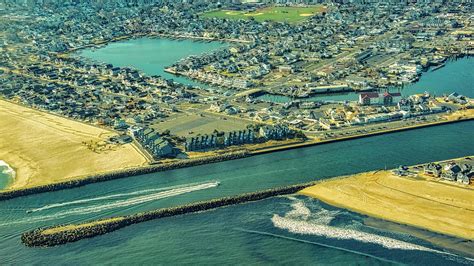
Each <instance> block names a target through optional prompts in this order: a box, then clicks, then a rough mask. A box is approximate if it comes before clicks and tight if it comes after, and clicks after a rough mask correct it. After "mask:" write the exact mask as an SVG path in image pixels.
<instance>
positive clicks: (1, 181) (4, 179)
mask: <svg viewBox="0 0 474 266" xmlns="http://www.w3.org/2000/svg"><path fill="white" fill-rule="evenodd" d="M9 183H10V176H9V175H7V174H3V173H2V172H1V170H0V189H3V188H5V187H6V186H7V185H8V184H9Z"/></svg>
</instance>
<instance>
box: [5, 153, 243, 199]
mask: <svg viewBox="0 0 474 266" xmlns="http://www.w3.org/2000/svg"><path fill="white" fill-rule="evenodd" d="M248 156H250V153H249V152H247V151H241V152H233V153H227V154H223V155H218V156H211V157H204V158H197V159H190V160H183V161H179V162H173V163H166V164H160V165H151V166H145V167H137V168H131V169H125V170H120V171H114V172H109V173H104V174H97V175H93V176H89V177H85V178H81V179H75V180H69V181H65V182H61V183H55V184H49V185H44V186H38V187H32V188H25V189H18V190H11V191H4V192H0V201H3V200H9V199H13V198H17V197H22V196H28V195H32V194H37V193H44V192H51V191H57V190H62V189H70V188H76V187H81V186H85V185H88V184H93V183H98V182H104V181H109V180H114V179H119V178H125V177H130V176H137V175H144V174H150V173H156V172H163V171H169V170H175V169H180V168H186V167H193V166H198V165H204V164H210V163H217V162H222V161H228V160H236V159H240V158H245V157H248Z"/></svg>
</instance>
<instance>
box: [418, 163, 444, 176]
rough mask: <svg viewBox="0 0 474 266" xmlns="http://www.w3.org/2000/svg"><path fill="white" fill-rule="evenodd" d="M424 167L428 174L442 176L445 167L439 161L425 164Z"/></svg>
mask: <svg viewBox="0 0 474 266" xmlns="http://www.w3.org/2000/svg"><path fill="white" fill-rule="evenodd" d="M423 169H424V173H425V174H427V175H431V176H434V177H440V176H441V173H442V169H443V167H442V166H441V165H440V164H438V163H429V164H427V165H425V167H424V168H423Z"/></svg>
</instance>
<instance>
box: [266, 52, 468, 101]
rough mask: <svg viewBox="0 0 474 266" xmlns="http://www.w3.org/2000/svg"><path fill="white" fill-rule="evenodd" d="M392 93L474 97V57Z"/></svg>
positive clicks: (345, 97)
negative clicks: (452, 94)
mask: <svg viewBox="0 0 474 266" xmlns="http://www.w3.org/2000/svg"><path fill="white" fill-rule="evenodd" d="M390 91H400V92H401V93H402V95H403V96H408V95H413V94H416V93H424V92H425V91H427V92H429V93H431V94H434V95H437V96H441V95H443V94H450V93H452V92H457V93H459V94H462V95H466V96H469V97H474V57H467V58H462V59H458V60H456V61H450V62H448V63H447V64H446V66H445V67H443V68H440V69H438V70H436V71H431V70H428V71H427V72H425V73H423V75H422V76H421V78H420V80H419V81H418V82H416V83H413V84H409V85H407V86H405V87H403V88H392V89H390ZM358 97H359V95H358V94H357V93H346V94H334V95H320V96H315V97H311V98H307V99H305V100H307V101H355V100H357V99H358ZM259 99H261V100H264V101H272V102H278V103H285V102H288V101H291V99H290V98H289V97H286V96H279V95H269V94H267V95H263V96H260V97H259Z"/></svg>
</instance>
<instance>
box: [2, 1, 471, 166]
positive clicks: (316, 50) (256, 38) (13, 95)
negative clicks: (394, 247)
mask: <svg viewBox="0 0 474 266" xmlns="http://www.w3.org/2000/svg"><path fill="white" fill-rule="evenodd" d="M151 2H153V1H151ZM72 5H73V4H72V3H71V4H70V5H62V4H58V3H54V2H51V3H50V4H49V5H44V6H41V5H40V4H35V3H34V1H33V2H31V3H26V2H25V3H23V4H21V3H15V1H3V2H2V3H1V5H0V7H1V6H3V9H2V10H3V16H2V17H3V18H4V20H3V23H4V25H5V29H8V30H6V31H5V33H4V34H3V35H2V36H1V37H2V42H1V43H2V44H1V47H0V49H1V50H2V54H1V65H0V81H1V83H2V87H1V88H0V94H1V95H2V96H3V98H4V99H6V100H9V101H11V102H14V103H19V104H22V105H25V106H29V107H32V108H36V109H39V110H43V111H46V112H50V113H53V114H58V115H60V116H64V117H68V118H72V119H74V120H78V121H81V122H86V123H89V124H91V125H95V126H99V127H106V128H109V129H112V130H115V131H116V132H117V136H114V137H112V138H110V139H109V142H110V143H118V144H120V143H122V144H125V143H130V142H135V143H136V144H137V145H139V146H141V148H142V149H143V150H144V151H145V153H147V154H148V157H149V159H150V160H152V161H155V160H160V159H163V158H165V159H166V158H176V157H177V158H187V157H189V154H188V155H186V152H189V151H192V152H193V154H192V155H191V156H201V155H206V151H209V150H222V149H224V150H226V149H227V150H228V149H229V147H230V149H235V148H236V146H241V148H244V149H247V148H249V149H251V150H252V149H259V148H260V146H262V145H258V144H259V143H260V144H262V143H265V142H268V141H271V142H272V143H273V142H278V141H286V142H289V143H293V142H301V141H311V140H327V139H331V138H339V137H343V136H344V137H345V136H351V135H358V134H361V133H364V132H375V131H380V130H386V129H389V128H397V127H404V126H407V125H409V124H417V123H418V124H420V123H424V122H434V121H441V120H443V119H444V120H445V119H446V118H444V117H443V115H444V114H447V113H456V112H458V111H463V112H467V111H466V110H467V109H470V108H472V106H473V105H472V100H470V99H469V98H467V97H466V96H463V95H458V94H456V93H455V91H453V92H452V94H449V95H444V96H442V95H431V94H430V93H429V89H430V88H426V91H427V92H426V93H425V94H423V95H403V90H402V91H393V89H389V88H390V87H393V86H401V85H403V84H408V83H410V82H413V81H416V80H417V79H418V78H419V77H420V75H422V73H423V71H424V70H425V71H426V70H427V69H431V71H433V70H436V69H437V68H441V67H442V66H443V64H445V62H446V61H447V60H451V59H453V58H458V57H462V56H467V55H470V54H471V53H472V52H473V45H472V41H471V40H472V26H473V25H472V20H470V18H472V14H471V13H470V12H468V9H466V8H465V5H464V4H462V3H460V4H458V5H452V6H449V7H445V6H443V5H439V4H436V3H426V4H416V5H407V4H393V3H392V4H387V3H378V4H376V5H374V6H368V5H363V4H357V3H355V4H353V5H341V4H337V3H335V2H334V3H330V4H328V5H317V6H305V5H294V6H292V5H289V6H287V7H286V8H287V9H288V10H291V11H292V12H297V13H296V14H300V19H299V20H297V21H288V22H280V21H272V19H276V17H271V16H270V17H269V19H268V20H265V21H263V22H262V21H258V20H255V19H250V20H247V19H235V18H232V15H229V17H228V18H227V17H225V16H224V18H222V17H213V14H217V13H212V12H210V11H209V10H216V9H217V10H231V11H235V12H240V13H245V12H249V14H252V13H251V12H257V11H258V10H266V12H269V13H271V12H280V11H281V10H284V11H281V12H286V9H282V8H285V7H278V6H273V5H272V4H271V3H259V2H257V3H247V4H238V5H235V4H234V3H232V2H228V3H220V4H218V5H216V4H215V3H213V2H211V1H210V2H208V3H201V4H192V3H180V2H173V1H171V2H167V3H162V4H159V3H156V4H154V3H150V4H149V5H146V4H145V7H147V8H146V9H145V7H144V6H139V5H126V4H125V5H124V4H120V3H115V4H114V3H112V2H110V3H102V4H100V3H97V4H96V5H85V4H83V5H81V4H79V5H78V6H77V7H78V9H77V8H74V9H70V8H69V7H71V6H72ZM148 7H150V8H148ZM7 8H8V13H6V10H7ZM52 10H55V11H59V12H56V13H55V14H54V15H52V16H50V14H51V12H52ZM97 10H99V11H100V12H99V13H97V14H98V15H92V14H96V13H95V12H96V11H97ZM273 10H276V11H273ZM104 12H114V13H115V14H116V16H114V18H110V17H106V16H105V15H104V14H105V13H104ZM209 12H210V13H209ZM304 12H310V13H304ZM138 13H140V17H136V16H134V14H138ZM158 14H159V15H158ZM196 14H197V15H196ZM219 14H220V13H219ZM277 14H278V13H277ZM282 14H283V15H284V13H282ZM91 15H92V16H91ZM275 16H276V15H275ZM33 17H34V20H36V21H41V23H35V22H34V21H33V20H31V18H33ZM92 18H93V19H92ZM356 18H357V22H356ZM65 19H66V20H67V21H68V22H67V23H66V24H64V25H63V24H62V23H60V24H58V22H59V21H64V20H65ZM302 21H304V22H305V23H301V22H302ZM380 21H383V23H379V22H380ZM7 25H8V26H7ZM156 25H159V27H157V26H156ZM92 29H94V30H92ZM112 29H113V30H112ZM402 29H403V30H402ZM335 32H337V34H334V33H335ZM56 36H61V38H57V37H56ZM144 36H148V37H150V38H188V39H197V40H199V39H201V40H208V41H209V40H223V41H227V42H229V44H230V45H229V46H226V47H224V48H222V49H218V50H216V51H213V52H209V53H205V54H201V55H195V56H191V57H188V58H183V59H182V60H180V61H179V62H176V63H175V64H173V65H171V66H169V68H167V71H169V72H172V73H175V74H179V75H184V76H188V77H190V78H192V79H196V80H199V81H201V82H203V84H205V83H207V84H209V86H207V85H206V86H202V87H201V86H190V85H184V84H180V83H177V82H174V81H173V80H170V79H165V78H163V77H160V76H157V75H154V76H150V75H146V74H145V73H143V72H142V71H141V70H140V69H135V68H131V67H118V66H114V65H112V64H108V63H106V62H95V61H91V60H89V59H85V58H82V57H80V56H77V51H78V50H81V49H90V48H93V49H96V48H100V47H101V46H103V45H106V44H107V43H109V42H114V41H119V40H125V39H129V38H136V37H144ZM333 93H358V96H359V100H358V101H324V100H317V98H316V100H313V98H310V97H311V96H314V95H321V94H326V95H327V94H333ZM262 95H264V96H269V95H277V96H284V97H287V100H285V101H284V102H272V101H271V100H270V101H269V100H266V99H268V97H266V98H265V99H262ZM467 113H468V114H470V113H469V112H467ZM468 114H463V116H466V117H469V115H468ZM191 119H192V120H193V121H202V123H200V124H201V126H200V127H191V126H188V125H189V124H193V123H188V124H185V123H181V124H180V121H191ZM216 120H218V121H219V123H217V124H218V125H216V123H211V122H209V121H216ZM395 121H398V123H394V122H395ZM195 123H196V122H195ZM183 127H185V128H186V129H187V131H186V130H185V131H183V130H176V128H183ZM268 131H270V132H274V133H268ZM145 132H146V134H145ZM287 132H288V133H287ZM150 134H151V135H150ZM248 146H251V147H248ZM264 146H269V145H268V144H267V145H264ZM198 151H201V155H200V154H199V152H198Z"/></svg>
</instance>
